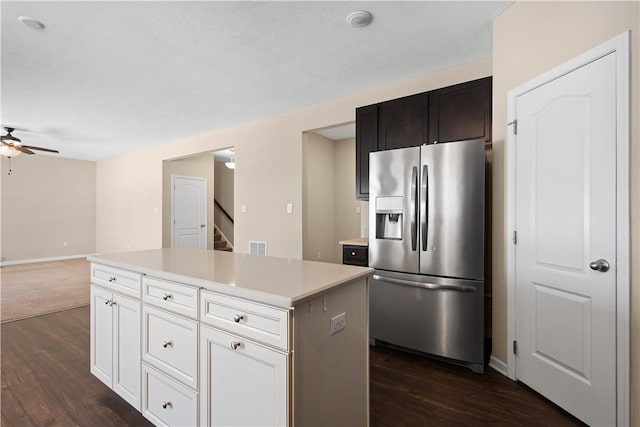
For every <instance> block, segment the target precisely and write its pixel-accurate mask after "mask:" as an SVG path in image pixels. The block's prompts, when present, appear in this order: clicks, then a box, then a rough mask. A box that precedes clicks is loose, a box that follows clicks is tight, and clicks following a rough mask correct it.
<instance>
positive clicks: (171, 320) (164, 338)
mask: <svg viewBox="0 0 640 427" xmlns="http://www.w3.org/2000/svg"><path fill="white" fill-rule="evenodd" d="M142 324H143V329H142V331H143V332H142V333H143V343H144V344H143V352H142V360H144V361H145V362H147V363H148V364H150V365H152V366H154V367H155V368H157V369H159V370H161V371H162V372H164V373H166V374H168V375H169V376H171V377H173V378H174V379H176V380H178V381H180V382H182V383H183V384H185V385H187V386H189V387H191V388H193V389H194V390H195V389H197V387H198V323H197V322H195V321H193V320H189V319H185V318H184V317H181V316H177V315H175V314H172V313H167V312H166V311H162V310H158V309H156V308H153V307H149V306H148V305H146V304H145V305H144V308H143V321H142Z"/></svg>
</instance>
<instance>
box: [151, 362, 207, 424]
mask: <svg viewBox="0 0 640 427" xmlns="http://www.w3.org/2000/svg"><path fill="white" fill-rule="evenodd" d="M142 415H144V416H145V418H147V419H148V420H149V421H151V422H152V423H154V424H155V425H157V426H196V425H198V394H197V393H195V392H194V391H193V390H189V389H188V388H187V387H185V386H183V385H181V384H179V383H177V382H175V381H174V380H172V379H171V378H169V377H167V376H166V375H163V374H162V373H160V372H158V371H156V370H155V369H153V368H151V367H149V366H147V365H145V364H144V363H143V364H142Z"/></svg>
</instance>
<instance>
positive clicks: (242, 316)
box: [233, 314, 244, 323]
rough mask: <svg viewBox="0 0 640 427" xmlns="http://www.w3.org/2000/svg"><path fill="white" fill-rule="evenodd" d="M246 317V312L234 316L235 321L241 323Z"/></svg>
mask: <svg viewBox="0 0 640 427" xmlns="http://www.w3.org/2000/svg"><path fill="white" fill-rule="evenodd" d="M243 319H244V314H236V315H235V316H233V321H234V322H236V323H240V321H241V320H243Z"/></svg>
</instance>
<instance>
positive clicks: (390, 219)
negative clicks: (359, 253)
mask: <svg viewBox="0 0 640 427" xmlns="http://www.w3.org/2000/svg"><path fill="white" fill-rule="evenodd" d="M402 199H403V196H379V197H376V206H375V209H376V238H377V239H389V240H402V221H403V212H402V205H403V203H402Z"/></svg>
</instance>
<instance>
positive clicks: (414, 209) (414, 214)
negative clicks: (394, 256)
mask: <svg viewBox="0 0 640 427" xmlns="http://www.w3.org/2000/svg"><path fill="white" fill-rule="evenodd" d="M417 198H418V167H417V166H414V167H413V168H412V171H411V207H410V209H411V250H412V251H415V250H416V249H417V246H418V243H417V241H418V229H417V225H418V223H417V221H418V204H417Z"/></svg>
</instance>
